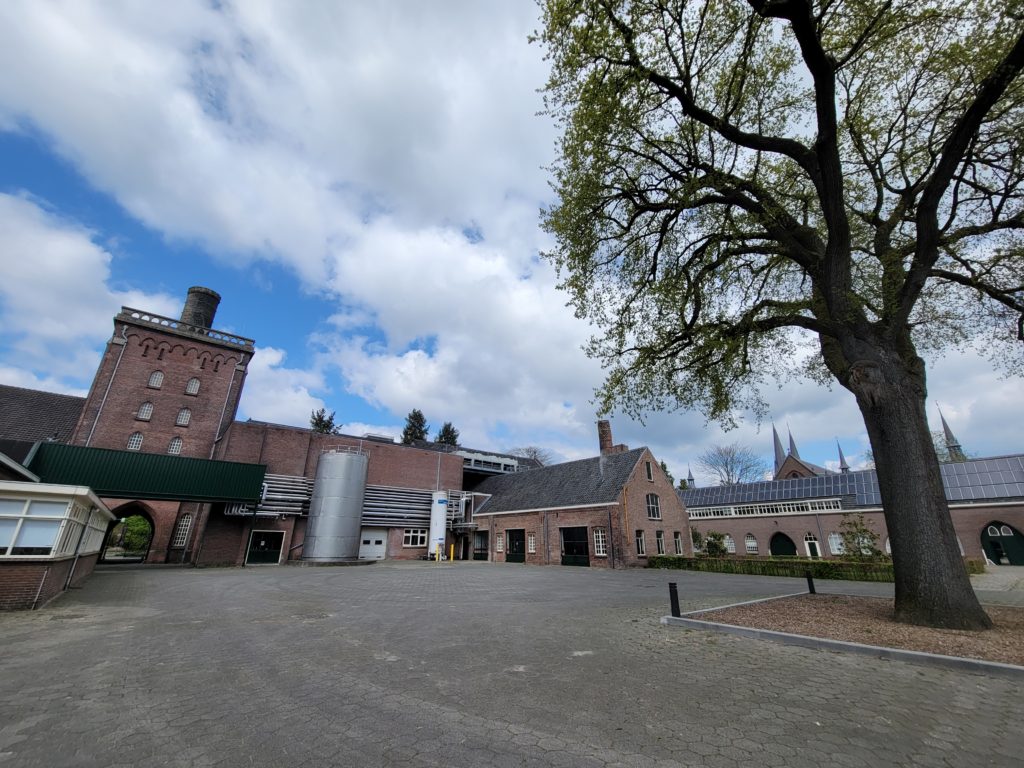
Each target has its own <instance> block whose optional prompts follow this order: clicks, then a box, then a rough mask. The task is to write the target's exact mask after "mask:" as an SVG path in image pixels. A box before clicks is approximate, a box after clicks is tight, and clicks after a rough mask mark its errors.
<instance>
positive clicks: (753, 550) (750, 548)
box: [746, 533, 757, 555]
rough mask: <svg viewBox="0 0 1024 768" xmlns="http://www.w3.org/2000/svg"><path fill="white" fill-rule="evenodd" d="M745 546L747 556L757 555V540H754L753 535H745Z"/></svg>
mask: <svg viewBox="0 0 1024 768" xmlns="http://www.w3.org/2000/svg"><path fill="white" fill-rule="evenodd" d="M746 544H747V554H748V555H756V554H757V539H756V538H754V534H752V533H748V534H747V536H746Z"/></svg>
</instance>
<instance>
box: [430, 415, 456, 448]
mask: <svg viewBox="0 0 1024 768" xmlns="http://www.w3.org/2000/svg"><path fill="white" fill-rule="evenodd" d="M434 442H435V443H443V444H444V445H450V446H452V447H453V448H454V447H457V446H458V444H459V430H457V429H456V428H455V426H454V425H453V424H452V423H451V422H450V421H446V422H445V423H444V424H443V425H442V426H441V428H440V429H439V430H438V431H437V438H436V439H435V440H434Z"/></svg>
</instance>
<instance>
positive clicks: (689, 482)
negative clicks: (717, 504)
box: [686, 464, 697, 488]
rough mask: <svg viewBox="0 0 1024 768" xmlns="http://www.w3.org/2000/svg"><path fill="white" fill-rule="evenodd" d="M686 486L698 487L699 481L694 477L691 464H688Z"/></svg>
mask: <svg viewBox="0 0 1024 768" xmlns="http://www.w3.org/2000/svg"><path fill="white" fill-rule="evenodd" d="M686 487H687V488H696V487H697V481H696V480H694V479H693V472H692V471H691V470H690V465H689V464H687V465H686Z"/></svg>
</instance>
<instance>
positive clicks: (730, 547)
mask: <svg viewBox="0 0 1024 768" xmlns="http://www.w3.org/2000/svg"><path fill="white" fill-rule="evenodd" d="M725 551H726V552H728V553H729V554H730V555H735V554H736V541H735V539H733V537H732V536H730V535H729V534H728V533H727V534H725Z"/></svg>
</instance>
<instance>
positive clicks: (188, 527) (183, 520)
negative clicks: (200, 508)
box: [171, 512, 192, 549]
mask: <svg viewBox="0 0 1024 768" xmlns="http://www.w3.org/2000/svg"><path fill="white" fill-rule="evenodd" d="M190 533H192V513H191V512H186V513H185V514H183V515H182V516H181V517H179V518H178V522H177V524H176V525H175V526H174V535H173V536H172V537H171V548H172V549H182V548H183V547H184V546H185V545H186V544H188V535H189V534H190Z"/></svg>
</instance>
